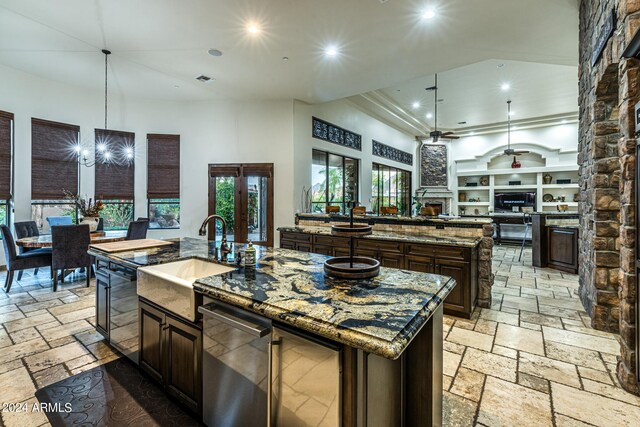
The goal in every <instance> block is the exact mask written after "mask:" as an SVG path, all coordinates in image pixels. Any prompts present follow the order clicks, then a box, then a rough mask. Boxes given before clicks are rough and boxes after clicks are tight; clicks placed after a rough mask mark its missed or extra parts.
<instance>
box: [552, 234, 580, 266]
mask: <svg viewBox="0 0 640 427" xmlns="http://www.w3.org/2000/svg"><path fill="white" fill-rule="evenodd" d="M547 242H548V245H549V250H548V252H547V265H548V266H549V267H552V268H555V269H557V270H561V271H566V272H568V273H574V274H577V273H578V229H577V228H568V227H553V226H551V227H547Z"/></svg>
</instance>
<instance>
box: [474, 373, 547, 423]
mask: <svg viewBox="0 0 640 427" xmlns="http://www.w3.org/2000/svg"><path fill="white" fill-rule="evenodd" d="M525 414H526V415H525ZM552 419H553V417H552V414H551V401H550V399H549V395H548V394H545V393H541V392H539V391H536V390H532V389H530V388H526V387H522V386H520V385H518V384H514V383H510V382H507V381H503V380H501V379H498V378H493V377H487V381H486V384H485V388H484V392H483V394H482V400H481V401H480V411H479V412H478V422H480V423H482V424H485V425H487V426H510V427H530V426H531V425H532V424H531V422H532V420H535V425H536V427H545V426H552V425H553V421H552Z"/></svg>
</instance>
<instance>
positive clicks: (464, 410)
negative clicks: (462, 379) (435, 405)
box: [442, 391, 478, 426]
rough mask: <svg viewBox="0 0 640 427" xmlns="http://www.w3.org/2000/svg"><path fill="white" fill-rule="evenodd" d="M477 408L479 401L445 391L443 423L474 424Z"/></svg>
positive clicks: (450, 424)
mask: <svg viewBox="0 0 640 427" xmlns="http://www.w3.org/2000/svg"><path fill="white" fill-rule="evenodd" d="M477 408H478V405H477V403H475V402H472V401H470V400H468V399H465V398H463V397H460V396H457V395H455V394H453V393H449V392H448V391H445V392H444V396H443V398H442V424H443V425H445V426H472V425H473V421H474V419H475V416H476V411H477Z"/></svg>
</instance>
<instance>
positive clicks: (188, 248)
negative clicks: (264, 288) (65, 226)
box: [88, 237, 244, 268]
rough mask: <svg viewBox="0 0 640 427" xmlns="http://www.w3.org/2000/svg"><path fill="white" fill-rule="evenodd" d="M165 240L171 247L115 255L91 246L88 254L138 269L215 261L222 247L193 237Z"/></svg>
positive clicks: (217, 243)
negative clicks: (184, 262) (186, 260)
mask: <svg viewBox="0 0 640 427" xmlns="http://www.w3.org/2000/svg"><path fill="white" fill-rule="evenodd" d="M165 240H166V241H167V242H171V245H167V246H159V247H155V248H146V249H135V250H131V251H123V252H113V253H107V252H103V251H100V250H97V249H95V248H92V247H91V246H90V247H89V251H88V252H89V255H94V256H99V257H106V258H108V259H110V260H112V261H114V262H116V263H120V264H122V265H125V266H127V267H131V268H138V267H144V266H147V265H156V264H164V263H167V262H173V261H180V260H183V259H189V258H200V259H204V260H209V261H215V258H214V247H216V246H218V247H219V246H220V242H210V241H208V240H206V239H196V238H193V237H182V238H175V239H165ZM242 246H244V245H242ZM234 250H235V245H234Z"/></svg>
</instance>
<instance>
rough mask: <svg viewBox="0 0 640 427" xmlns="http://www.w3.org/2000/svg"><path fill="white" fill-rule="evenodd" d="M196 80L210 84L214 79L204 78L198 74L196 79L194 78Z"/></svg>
mask: <svg viewBox="0 0 640 427" xmlns="http://www.w3.org/2000/svg"><path fill="white" fill-rule="evenodd" d="M196 80H199V81H201V82H202V83H210V82H212V81H213V80H214V79H213V78H212V77H208V76H205V75H204V74H200V75H199V76H198V77H196Z"/></svg>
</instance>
